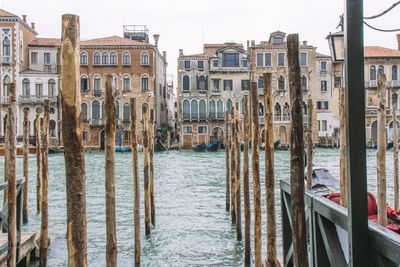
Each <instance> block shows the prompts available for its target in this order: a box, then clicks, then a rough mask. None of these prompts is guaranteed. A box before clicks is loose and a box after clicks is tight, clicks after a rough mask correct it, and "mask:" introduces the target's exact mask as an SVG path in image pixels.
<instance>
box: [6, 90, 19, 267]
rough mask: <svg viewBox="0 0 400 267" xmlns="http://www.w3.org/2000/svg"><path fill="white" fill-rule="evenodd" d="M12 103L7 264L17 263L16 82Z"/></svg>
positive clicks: (8, 131) (8, 144)
mask: <svg viewBox="0 0 400 267" xmlns="http://www.w3.org/2000/svg"><path fill="white" fill-rule="evenodd" d="M8 96H9V99H10V104H9V105H8V110H7V125H6V140H5V150H7V160H8V164H7V173H6V177H7V182H8V195H7V198H8V212H7V214H8V222H7V223H8V229H7V233H8V253H7V266H16V264H17V166H16V154H17V153H16V152H17V147H16V140H15V137H16V132H15V130H16V121H15V117H16V115H17V102H16V95H15V84H14V83H10V84H9V85H8Z"/></svg>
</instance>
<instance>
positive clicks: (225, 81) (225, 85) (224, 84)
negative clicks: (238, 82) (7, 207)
mask: <svg viewBox="0 0 400 267" xmlns="http://www.w3.org/2000/svg"><path fill="white" fill-rule="evenodd" d="M224 91H226V80H224Z"/></svg>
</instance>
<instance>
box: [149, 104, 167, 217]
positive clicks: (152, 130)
mask: <svg viewBox="0 0 400 267" xmlns="http://www.w3.org/2000/svg"><path fill="white" fill-rule="evenodd" d="M167 133H168V132H167ZM168 136H169V135H168ZM167 146H168V150H169V140H168V145H167ZM150 207H151V223H152V224H153V225H155V224H156V208H155V204H154V109H151V110H150Z"/></svg>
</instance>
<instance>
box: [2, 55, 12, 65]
mask: <svg viewBox="0 0 400 267" xmlns="http://www.w3.org/2000/svg"><path fill="white" fill-rule="evenodd" d="M1 63H2V64H5V65H9V64H11V56H2V57H1Z"/></svg>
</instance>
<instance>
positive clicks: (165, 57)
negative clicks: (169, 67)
mask: <svg viewBox="0 0 400 267" xmlns="http://www.w3.org/2000/svg"><path fill="white" fill-rule="evenodd" d="M162 55H163V57H164V59H165V60H167V51H162Z"/></svg>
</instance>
